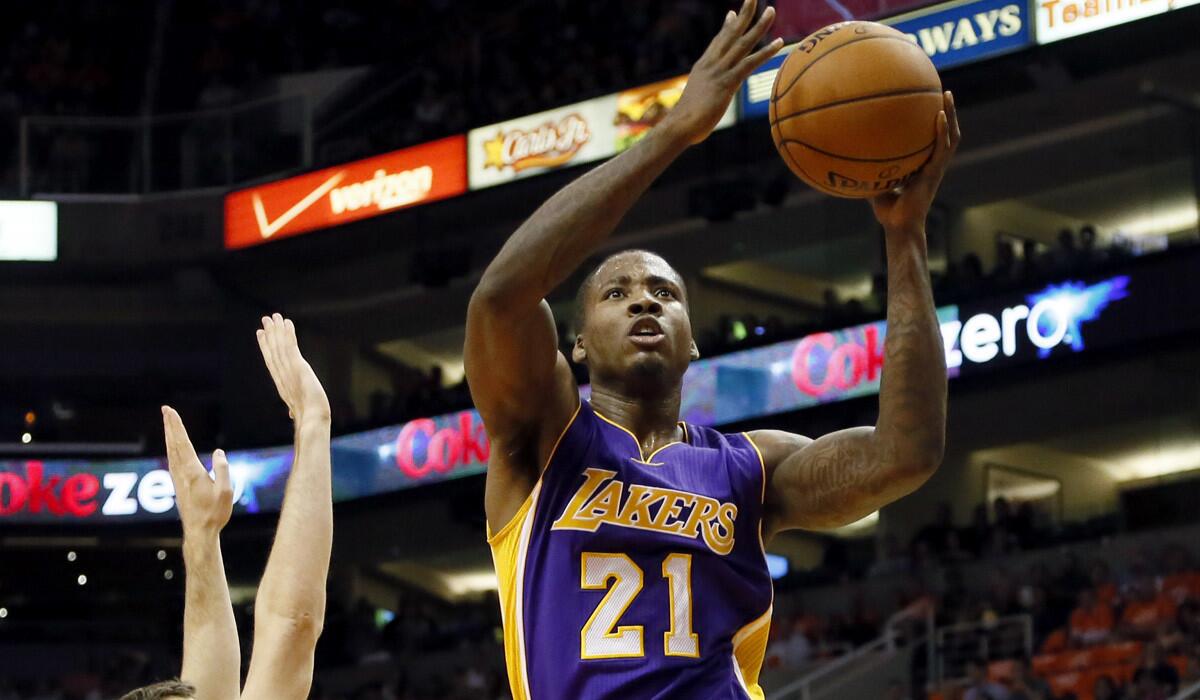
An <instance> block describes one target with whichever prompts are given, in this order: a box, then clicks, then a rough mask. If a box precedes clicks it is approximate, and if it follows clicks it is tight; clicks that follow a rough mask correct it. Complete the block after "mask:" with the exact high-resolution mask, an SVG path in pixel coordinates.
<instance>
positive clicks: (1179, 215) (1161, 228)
mask: <svg viewBox="0 0 1200 700" xmlns="http://www.w3.org/2000/svg"><path fill="white" fill-rule="evenodd" d="M1197 225H1200V210H1197V208H1196V202H1195V201H1192V200H1190V199H1189V200H1188V201H1185V202H1181V203H1179V204H1176V205H1174V206H1169V207H1163V208H1160V209H1158V210H1156V211H1154V212H1153V213H1150V214H1146V215H1144V216H1137V217H1134V218H1130V219H1127V220H1125V221H1122V222H1119V223H1117V224H1116V225H1114V226H1113V229H1114V230H1115V231H1117V232H1118V233H1123V234H1125V235H1126V236H1136V237H1142V236H1165V235H1168V234H1172V233H1177V232H1179V231H1187V230H1189V229H1194V228H1196V227H1197Z"/></svg>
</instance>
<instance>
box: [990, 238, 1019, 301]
mask: <svg viewBox="0 0 1200 700" xmlns="http://www.w3.org/2000/svg"><path fill="white" fill-rule="evenodd" d="M1018 272H1019V270H1018V265H1017V249H1016V248H1015V247H1014V246H1013V242H1012V241H1011V240H1009V239H1008V238H1007V237H1004V236H1003V234H1002V235H1001V236H998V237H997V238H996V264H995V266H993V267H992V274H991V276H990V279H991V281H992V283H993V284H995V285H997V286H999V287H1001V288H1004V287H1008V286H1010V285H1012V284H1013V283H1015V282H1016V281H1017V275H1018Z"/></svg>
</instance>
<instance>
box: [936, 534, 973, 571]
mask: <svg viewBox="0 0 1200 700" xmlns="http://www.w3.org/2000/svg"><path fill="white" fill-rule="evenodd" d="M973 558H974V557H973V556H972V555H971V552H970V551H968V550H967V549H966V547H964V546H963V543H962V537H961V536H960V535H959V534H958V531H957V530H951V531H950V532H949V533H947V534H946V550H945V551H944V552H942V562H943V563H946V564H962V563H965V562H968V561H970V560H971V559H973Z"/></svg>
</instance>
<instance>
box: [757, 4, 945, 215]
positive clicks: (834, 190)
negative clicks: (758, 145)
mask: <svg viewBox="0 0 1200 700" xmlns="http://www.w3.org/2000/svg"><path fill="white" fill-rule="evenodd" d="M941 109H942V81H941V79H940V78H938V74H937V69H936V68H934V67H933V62H931V61H930V60H929V57H928V56H926V55H925V51H924V50H922V49H921V48H920V47H918V46H917V45H916V44H914V43H913V42H911V41H909V39H908V38H907V37H905V36H904V34H902V33H900V32H898V31H896V30H895V29H892V28H891V27H885V26H883V25H882V24H876V23H875V22H840V23H838V24H831V25H829V26H828V27H825V28H824V29H821V30H818V31H817V32H814V33H813V34H811V35H809V36H808V38H806V39H805V40H804V41H802V42H800V43H799V44H798V45H797V46H796V48H795V50H794V51H792V53H791V55H789V56H788V57H787V60H785V61H784V63H783V66H781V67H780V69H779V74H778V75H777V76H776V77H775V86H774V87H773V88H772V90H771V107H770V114H771V137H772V138H774V139H775V147H776V148H778V149H779V153H780V155H782V156H783V159H784V161H786V162H787V164H788V167H789V168H791V169H792V172H794V173H796V175H797V176H798V177H799V178H800V179H801V180H804V181H805V182H807V183H808V184H810V185H812V186H813V187H815V188H816V189H818V190H820V191H821V192H825V193H827V194H832V195H835V196H838V197H873V196H875V195H878V194H882V193H884V192H887V191H889V190H893V189H895V188H897V187H899V186H901V185H903V184H904V183H905V182H906V181H907V180H908V178H909V177H910V176H911V175H912V174H913V173H914V172H916V170H917V169H918V168H920V167H921V166H922V165H924V164H925V161H926V160H928V159H929V156H930V155H931V154H932V153H933V147H934V142H935V137H936V134H937V114H938V112H939V111H941Z"/></svg>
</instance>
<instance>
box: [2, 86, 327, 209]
mask: <svg viewBox="0 0 1200 700" xmlns="http://www.w3.org/2000/svg"><path fill="white" fill-rule="evenodd" d="M19 148H20V170H19V173H20V175H19V177H20V192H21V196H22V197H29V196H31V195H33V194H34V193H39V194H55V195H70V194H75V193H87V194H90V195H101V196H103V195H142V194H151V193H157V192H170V191H179V190H192V189H204V188H210V187H231V186H233V185H235V184H238V183H242V182H247V181H251V180H258V179H263V178H266V177H268V176H271V175H275V174H278V173H282V172H286V171H292V170H296V169H300V168H306V167H309V166H311V165H312V162H313V115H312V101H311V98H310V97H309V96H308V94H307V93H298V94H292V95H281V96H272V97H266V98H261V99H257V100H251V101H249V102H243V103H241V104H237V105H233V106H230V107H223V108H219V109H210V110H200V111H194V112H182V113H177V114H161V115H146V116H138V117H72V116H27V117H22V118H21V122H20V144H19Z"/></svg>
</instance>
